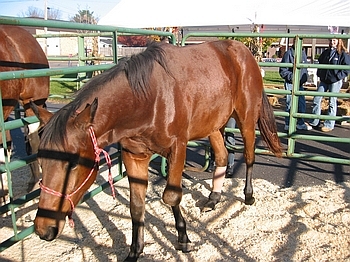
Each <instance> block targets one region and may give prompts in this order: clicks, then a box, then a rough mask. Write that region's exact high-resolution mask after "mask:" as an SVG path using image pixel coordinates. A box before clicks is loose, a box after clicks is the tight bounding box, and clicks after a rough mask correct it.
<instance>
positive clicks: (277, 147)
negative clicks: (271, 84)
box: [258, 91, 282, 157]
mask: <svg viewBox="0 0 350 262" xmlns="http://www.w3.org/2000/svg"><path fill="white" fill-rule="evenodd" d="M258 127H259V129H260V134H261V137H262V138H263V140H264V141H265V142H266V144H267V146H268V147H269V149H270V150H271V151H272V152H273V153H274V154H275V155H276V156H277V157H282V145H281V142H280V139H279V138H278V135H277V126H276V121H275V116H274V114H273V109H272V106H271V105H270V103H269V100H268V99H267V96H266V94H265V92H264V91H263V94H262V105H261V109H260V117H259V119H258Z"/></svg>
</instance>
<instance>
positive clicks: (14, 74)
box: [0, 16, 350, 252]
mask: <svg viewBox="0 0 350 262" xmlns="http://www.w3.org/2000/svg"><path fill="white" fill-rule="evenodd" d="M0 24H12V25H21V26H40V27H43V26H45V27H50V28H66V29H78V30H87V31H93V32H94V33H90V35H91V34H95V35H96V34H100V35H106V34H107V35H111V36H112V37H113V61H114V63H116V62H117V58H118V51H117V50H118V48H117V36H118V35H120V34H135V35H161V36H165V37H169V38H170V40H171V41H170V42H171V43H173V44H174V43H175V41H176V40H175V36H174V35H173V34H171V33H168V32H160V31H150V30H142V29H128V28H118V27H113V26H98V25H88V24H77V23H71V22H56V21H42V20H38V19H25V18H13V17H4V16H0ZM194 36H195V37H239V36H249V37H273V38H276V37H288V38H292V37H296V39H297V41H296V43H295V46H296V63H295V65H294V66H295V74H294V79H295V80H296V79H298V78H299V73H300V69H301V68H304V67H307V68H325V67H331V66H325V65H317V64H302V63H300V54H301V47H302V40H303V39H305V38H312V39H314V38H332V35H293V34H263V33H244V34H238V33H219V34H218V33H193V34H187V35H186V36H185V37H184V38H183V40H182V45H184V44H185V41H186V39H187V38H189V37H194ZM43 37H52V35H51V36H50V35H47V36H45V35H44V36H43ZM76 37H78V45H79V49H78V50H79V51H78V56H79V63H80V66H79V67H67V68H59V69H40V70H25V71H11V72H3V73H0V81H1V80H7V79H13V78H27V77H37V76H55V75H60V74H71V73H78V74H79V73H81V74H85V73H86V72H92V71H96V70H106V69H108V68H110V67H111V66H112V65H113V64H104V65H95V66H85V61H86V60H88V59H89V58H88V57H86V56H85V53H84V43H83V38H84V34H77V35H76ZM337 38H343V39H347V38H349V36H348V35H337ZM61 59H62V58H61ZM64 59H67V61H69V60H70V58H69V57H66V58H64ZM259 65H260V66H264V67H276V66H283V67H293V64H278V65H277V64H276V63H272V62H265V63H263V64H262V63H259ZM332 68H338V69H349V70H350V66H332ZM294 82H296V83H297V82H299V81H294ZM265 91H266V93H267V94H270V95H286V94H288V93H289V94H291V95H292V108H291V111H290V117H291V124H290V127H289V130H288V131H287V132H281V133H279V136H280V137H283V138H286V139H287V140H288V150H287V152H286V153H285V154H284V157H288V158H299V159H307V160H311V161H321V162H330V163H339V164H344V165H350V159H349V156H345V157H344V158H330V157H325V156H319V155H310V154H300V153H295V143H296V141H297V140H315V141H329V142H337V143H346V144H349V146H350V138H349V137H329V136H315V135H313V136H312V135H305V134H297V133H296V132H295V130H296V121H297V120H296V119H297V118H298V117H303V118H310V119H312V118H320V119H335V120H338V121H348V122H349V121H350V120H349V118H348V117H339V116H338V117H329V116H315V115H311V114H301V113H298V112H297V100H298V96H300V95H309V96H313V95H315V93H312V92H310V91H299V86H298V85H294V87H293V90H292V92H288V91H285V90H276V89H265ZM0 95H1V94H0ZM322 95H323V96H336V97H339V98H350V94H342V93H337V94H335V93H324V94H322ZM0 98H1V97H0ZM275 115H276V116H287V115H288V113H286V112H281V111H275ZM37 121H38V119H37V118H36V117H27V118H20V119H17V120H13V121H11V122H8V123H5V122H4V119H3V112H2V102H1V99H0V128H1V130H10V129H14V128H19V127H22V126H24V125H26V124H30V123H34V122H37ZM226 131H227V132H239V130H238V129H226ZM256 133H257V135H259V132H258V131H257V132H256ZM4 135H5V132H2V136H3V138H4ZM189 146H204V147H205V148H206V151H207V150H208V147H209V145H208V144H206V143H201V142H195V141H191V142H190V143H189ZM234 149H235V150H239V151H241V150H242V149H243V148H242V147H235V148H234ZM256 153H258V154H270V152H269V151H267V150H261V149H256ZM154 157H156V155H155V156H154ZM114 158H116V159H117V161H118V162H119V163H120V161H121V160H120V156H119V155H118V154H116V155H115V156H114ZM35 159H36V156H35V155H31V156H28V157H25V158H23V159H20V160H15V161H11V162H6V163H5V164H4V165H1V166H0V172H1V173H6V174H7V176H8V180H9V187H10V189H9V195H10V202H9V203H7V204H5V205H3V206H0V215H1V214H5V213H7V212H10V213H11V219H12V225H13V232H14V234H13V236H11V237H10V238H9V239H7V240H6V241H4V242H2V243H0V252H1V251H3V250H5V249H6V248H8V247H9V246H11V245H13V244H15V243H16V242H18V241H20V240H22V239H23V238H25V237H26V236H28V235H30V234H31V233H33V231H34V226H33V225H32V226H30V227H28V228H25V229H24V230H21V231H19V230H18V228H17V226H16V211H15V209H19V208H21V206H22V205H24V203H26V202H28V201H30V200H32V199H34V198H37V197H38V196H39V193H40V190H36V191H33V192H31V193H30V194H27V195H24V196H22V197H20V198H17V199H13V193H12V186H11V175H12V173H11V172H12V171H14V170H16V169H18V168H21V167H23V166H25V165H28V164H29V163H30V162H31V161H33V160H35ZM206 160H208V157H207V154H206ZM102 164H103V163H102ZM165 165H166V161H165V160H164V159H163V160H162V173H164V174H165V172H166V171H165ZM206 165H207V161H206ZM119 167H120V168H119V174H117V176H115V177H114V178H113V179H114V182H117V181H118V180H120V179H122V178H123V174H122V172H121V171H122V170H121V165H119ZM107 186H108V182H106V183H105V184H102V185H101V186H99V187H98V188H96V189H94V190H93V191H91V192H89V193H88V194H86V195H85V196H84V197H83V200H82V202H83V201H86V200H87V199H89V198H91V197H93V196H94V195H96V194H98V193H99V192H101V191H102V190H104V189H105V188H106V187H107Z"/></svg>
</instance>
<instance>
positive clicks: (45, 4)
mask: <svg viewBox="0 0 350 262" xmlns="http://www.w3.org/2000/svg"><path fill="white" fill-rule="evenodd" d="M44 20H45V21H46V20H47V0H44ZM44 34H45V35H46V34H47V27H46V26H45V27H44ZM44 51H45V54H46V56H47V38H46V37H45V50H44Z"/></svg>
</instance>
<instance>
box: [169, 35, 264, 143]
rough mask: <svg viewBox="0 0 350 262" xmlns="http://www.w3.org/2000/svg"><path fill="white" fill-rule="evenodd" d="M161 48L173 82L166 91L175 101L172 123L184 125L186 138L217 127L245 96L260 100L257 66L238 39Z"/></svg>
mask: <svg viewBox="0 0 350 262" xmlns="http://www.w3.org/2000/svg"><path fill="white" fill-rule="evenodd" d="M164 50H165V52H166V56H167V60H168V66H169V69H170V72H171V74H172V76H173V78H172V77H169V81H172V83H173V85H169V86H170V87H171V86H172V88H170V91H169V92H170V93H172V94H171V95H173V96H174V101H175V104H176V103H177V105H175V107H176V108H177V114H178V115H177V117H175V119H174V123H176V122H182V123H181V124H180V126H187V129H186V132H187V134H188V137H189V139H196V138H200V137H204V136H207V135H209V134H210V133H211V132H213V131H215V130H219V129H221V128H222V127H223V126H224V125H225V124H226V122H227V121H228V119H229V118H230V117H231V115H232V113H233V112H234V111H235V110H236V109H237V107H238V106H239V104H240V103H242V104H243V105H244V100H246V101H247V99H248V97H249V100H250V101H249V102H250V103H253V104H254V103H255V104H256V103H260V101H261V93H262V89H263V85H262V78H261V74H260V70H259V67H258V65H257V63H256V61H255V59H254V57H253V56H252V54H251V53H250V51H249V50H248V49H247V48H246V47H245V46H244V45H243V44H242V43H240V42H237V41H230V40H229V41H213V42H206V43H203V44H199V45H194V46H186V47H181V48H178V47H173V46H171V45H167V46H164ZM180 97H181V98H182V99H179V98H180ZM247 102H248V101H247ZM175 125H177V126H178V125H179V123H176V124H175Z"/></svg>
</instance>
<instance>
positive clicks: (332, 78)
mask: <svg viewBox="0 0 350 262" xmlns="http://www.w3.org/2000/svg"><path fill="white" fill-rule="evenodd" d="M318 61H319V63H320V64H329V65H350V57H349V55H348V54H347V50H346V48H345V46H344V43H343V41H342V40H341V39H335V38H333V39H330V40H329V48H327V49H326V50H325V51H323V52H322V54H321V55H320V57H319V59H318ZM348 74H349V70H345V69H318V70H317V76H318V77H319V78H320V84H319V86H318V88H317V92H327V91H329V92H332V93H339V92H340V89H341V87H342V85H343V79H344V78H345V77H347V76H348ZM322 98H323V96H315V97H314V100H313V109H312V113H313V114H315V115H321V102H322ZM328 115H329V116H336V115H337V97H329V105H328ZM319 124H320V120H319V119H314V120H313V121H311V122H310V125H311V126H314V127H316V126H318V125H319ZM334 125H335V120H329V119H326V120H325V121H324V123H323V126H322V127H321V131H322V132H330V131H332V130H333V129H334Z"/></svg>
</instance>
